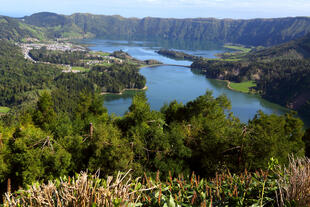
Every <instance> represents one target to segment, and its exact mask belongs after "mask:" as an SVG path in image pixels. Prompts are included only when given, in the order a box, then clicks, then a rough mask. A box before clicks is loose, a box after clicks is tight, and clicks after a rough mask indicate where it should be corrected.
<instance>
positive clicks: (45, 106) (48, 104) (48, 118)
mask: <svg viewBox="0 0 310 207" xmlns="http://www.w3.org/2000/svg"><path fill="white" fill-rule="evenodd" d="M33 120H34V123H35V124H36V125H37V126H39V127H41V128H42V129H45V130H47V129H51V128H52V127H54V126H55V121H56V113H55V111H54V104H53V101H52V96H51V94H50V93H48V92H46V91H45V92H43V93H42V95H41V96H40V98H39V101H38V103H37V109H36V112H35V113H34V116H33Z"/></svg>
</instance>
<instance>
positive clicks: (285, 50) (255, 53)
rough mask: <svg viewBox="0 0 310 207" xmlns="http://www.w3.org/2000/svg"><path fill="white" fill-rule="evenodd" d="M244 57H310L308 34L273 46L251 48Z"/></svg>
mask: <svg viewBox="0 0 310 207" xmlns="http://www.w3.org/2000/svg"><path fill="white" fill-rule="evenodd" d="M246 58H248V59H251V60H253V59H254V60H270V59H272V60H274V59H299V60H301V59H310V34H308V35H306V36H305V37H302V38H300V39H297V40H292V41H290V42H287V43H283V44H280V45H277V46H274V47H270V48H265V49H261V50H252V51H251V52H250V53H249V54H248V55H247V56H246Z"/></svg>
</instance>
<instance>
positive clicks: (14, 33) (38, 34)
mask: <svg viewBox="0 0 310 207" xmlns="http://www.w3.org/2000/svg"><path fill="white" fill-rule="evenodd" d="M26 38H37V39H42V38H44V31H43V30H42V29H40V28H38V27H35V26H32V25H27V24H25V23H23V22H22V21H19V20H17V19H14V18H10V17H6V16H0V39H7V40H14V41H21V40H24V39H26Z"/></svg>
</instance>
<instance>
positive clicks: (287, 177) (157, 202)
mask: <svg viewBox="0 0 310 207" xmlns="http://www.w3.org/2000/svg"><path fill="white" fill-rule="evenodd" d="M159 173H160V172H159V171H158V172H157V175H156V177H153V178H152V177H149V176H147V175H146V174H144V176H142V177H138V178H136V179H135V178H133V177H132V175H131V173H130V171H128V172H127V173H118V174H117V175H116V176H107V178H106V179H104V178H101V177H100V172H97V173H96V174H95V175H88V174H87V173H81V174H79V175H76V176H75V177H73V178H71V177H62V178H60V179H57V180H54V181H49V182H48V184H41V183H33V184H32V185H30V186H28V188H27V189H24V190H18V191H17V192H13V193H12V192H10V186H8V192H7V193H6V194H5V197H4V202H3V203H4V207H9V206H10V207H17V206H41V205H49V206H170V207H176V206H279V207H282V206H308V205H309V204H310V193H309V191H310V180H309V177H310V161H309V159H307V158H299V159H295V158H291V159H290V163H289V165H288V167H286V168H284V169H283V168H282V167H281V166H278V165H277V160H275V159H271V160H270V162H269V163H268V170H267V171H256V172H247V171H245V172H243V173H241V174H238V175H237V174H231V173H230V172H229V171H226V172H222V173H219V174H216V176H215V177H214V178H211V179H205V178H201V177H200V176H197V175H196V174H195V173H192V174H191V175H190V176H184V175H182V174H181V175H179V176H176V177H172V176H171V175H170V176H168V177H166V178H164V180H161V179H160V175H159Z"/></svg>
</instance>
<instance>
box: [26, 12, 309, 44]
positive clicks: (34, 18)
mask: <svg viewBox="0 0 310 207" xmlns="http://www.w3.org/2000/svg"><path fill="white" fill-rule="evenodd" d="M24 20H25V22H26V23H28V24H31V25H35V26H39V27H44V28H48V30H49V35H50V36H54V37H70V35H76V36H77V35H78V34H79V35H80V36H84V35H87V36H92V35H93V36H96V37H105V38H113V39H137V40H144V39H145V40H156V39H163V40H179V41H182V40H187V41H218V42H229V43H238V44H244V45H254V46H257V45H275V44H280V43H283V42H287V41H290V40H292V39H296V38H299V37H302V36H304V35H306V34H307V33H309V32H310V18H308V17H296V18H277V19H251V20H232V19H214V18H206V19H203V18H197V19H164V18H150V17H147V18H143V19H137V18H123V17H121V16H105V15H92V14H81V13H77V14H73V15H70V16H65V15H58V14H54V13H46V12H44V13H37V14H33V15H31V16H27V17H25V18H24Z"/></svg>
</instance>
